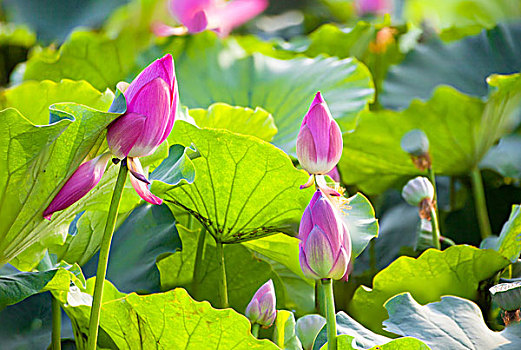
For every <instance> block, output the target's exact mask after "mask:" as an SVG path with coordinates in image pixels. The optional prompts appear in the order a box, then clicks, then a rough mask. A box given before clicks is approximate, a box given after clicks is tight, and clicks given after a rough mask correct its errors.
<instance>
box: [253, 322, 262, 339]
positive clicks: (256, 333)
mask: <svg viewBox="0 0 521 350" xmlns="http://www.w3.org/2000/svg"><path fill="white" fill-rule="evenodd" d="M259 328H260V324H258V323H254V324H252V325H251V334H253V336H254V337H255V338H258V337H259Z"/></svg>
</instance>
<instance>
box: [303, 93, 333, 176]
mask: <svg viewBox="0 0 521 350" xmlns="http://www.w3.org/2000/svg"><path fill="white" fill-rule="evenodd" d="M342 146H343V145H342V132H341V131H340V128H339V127H338V124H337V122H336V121H335V120H334V119H333V117H332V116H331V112H329V108H328V107H327V104H326V101H324V99H323V98H322V95H321V94H320V92H317V94H316V96H315V99H314V100H313V103H311V107H310V108H309V110H308V112H307V114H306V115H305V116H304V120H303V121H302V125H301V126H300V132H299V134H298V137H297V157H298V160H299V162H300V165H302V167H303V168H304V169H306V170H307V171H308V172H309V173H311V174H315V175H323V174H327V173H328V172H330V171H331V170H332V169H333V168H334V167H335V165H337V163H338V161H339V160H340V156H341V155H342Z"/></svg>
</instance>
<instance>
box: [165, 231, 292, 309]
mask: <svg viewBox="0 0 521 350" xmlns="http://www.w3.org/2000/svg"><path fill="white" fill-rule="evenodd" d="M177 228H178V232H179V236H180V238H181V242H182V247H183V248H182V250H181V251H180V252H176V253H174V254H172V255H170V256H168V257H166V258H164V259H161V260H159V261H158V263H157V265H158V268H159V272H160V277H161V287H162V289H171V288H174V287H180V286H183V287H185V288H187V289H188V290H189V291H190V293H191V294H192V295H194V297H195V298H196V299H198V300H208V301H210V302H211V303H213V304H215V303H218V302H219V299H218V295H217V294H216V293H215V291H216V290H218V288H219V283H220V280H219V265H218V263H217V261H218V259H217V255H216V246H215V242H214V240H213V239H212V238H211V236H210V235H208V233H203V234H205V235H206V236H205V240H204V242H203V244H204V246H203V248H202V254H203V258H202V260H201V261H202V262H201V264H200V265H198V269H199V271H200V275H199V276H200V277H199V278H201V279H200V280H197V281H195V282H194V266H195V257H196V251H197V248H198V241H199V238H200V235H201V232H200V231H199V230H197V231H189V230H187V229H186V228H184V227H183V226H181V225H177ZM224 257H225V266H226V280H227V284H228V286H229V288H228V298H229V303H230V306H231V307H233V308H234V309H235V310H237V311H239V312H244V310H245V309H246V306H247V305H248V303H249V302H250V300H251V297H252V296H253V294H255V292H256V291H257V289H258V288H259V287H260V286H261V285H263V284H264V283H265V282H266V281H268V280H269V279H272V280H273V281H274V283H275V285H276V291H277V296H278V298H277V299H278V302H279V304H280V306H281V307H283V306H284V301H285V299H286V292H285V290H284V288H283V285H282V281H281V280H280V278H279V277H278V276H277V274H276V273H275V272H274V271H273V269H272V268H271V266H270V265H269V264H268V263H267V262H265V261H262V260H260V259H258V258H257V257H256V256H255V255H254V254H253V253H252V252H251V251H249V250H248V249H247V248H245V247H243V246H242V245H240V244H233V245H225V247H224Z"/></svg>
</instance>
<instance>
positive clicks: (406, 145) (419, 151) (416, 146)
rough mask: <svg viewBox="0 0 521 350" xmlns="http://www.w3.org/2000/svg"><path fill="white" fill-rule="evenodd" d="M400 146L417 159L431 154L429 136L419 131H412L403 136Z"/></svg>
mask: <svg viewBox="0 0 521 350" xmlns="http://www.w3.org/2000/svg"><path fill="white" fill-rule="evenodd" d="M400 145H401V146H402V149H403V150H404V151H405V152H407V153H409V154H410V155H412V156H416V157H419V156H421V155H424V154H427V153H428V152H429V139H428V138H427V135H425V133H424V132H423V131H421V130H419V129H414V130H411V131H409V132H408V133H407V134H405V135H403V137H402V141H401V142H400Z"/></svg>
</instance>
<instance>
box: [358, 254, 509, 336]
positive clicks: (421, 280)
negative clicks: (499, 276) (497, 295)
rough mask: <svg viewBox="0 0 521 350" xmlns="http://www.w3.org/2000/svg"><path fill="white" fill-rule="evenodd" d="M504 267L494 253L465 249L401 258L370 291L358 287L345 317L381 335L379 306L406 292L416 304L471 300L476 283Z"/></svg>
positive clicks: (503, 261) (382, 316) (504, 261)
mask: <svg viewBox="0 0 521 350" xmlns="http://www.w3.org/2000/svg"><path fill="white" fill-rule="evenodd" d="M508 264H509V261H508V260H507V259H506V258H504V257H503V256H502V255H501V254H499V253H497V252H496V251H493V250H482V249H478V248H474V247H472V246H466V245H458V246H452V247H449V248H447V249H446V250H444V251H439V250H435V249H429V250H427V251H425V252H424V253H423V254H422V255H420V256H419V257H418V258H417V259H413V258H409V257H405V256H402V257H400V258H398V259H397V260H395V261H394V262H393V263H392V264H390V265H389V266H388V267H387V268H385V269H384V270H382V271H380V273H378V274H377V275H376V276H375V277H374V280H373V288H372V289H371V288H368V287H366V286H360V287H359V288H358V289H357V290H356V292H355V294H354V296H353V300H352V301H351V303H350V305H349V313H350V314H351V315H352V316H353V317H355V318H356V319H357V320H358V321H360V322H361V323H362V324H363V325H365V326H366V327H368V328H369V329H371V330H373V331H375V332H382V326H381V325H382V321H383V320H385V319H386V317H387V313H386V311H385V309H384V307H383V305H384V303H385V302H386V301H387V299H389V298H391V297H393V296H394V295H396V294H399V293H402V292H406V291H407V292H410V293H411V294H412V295H413V296H414V297H415V298H416V299H418V301H419V302H420V303H428V302H431V301H436V300H439V299H440V297H441V296H443V295H456V296H461V297H464V298H468V299H475V298H476V297H477V294H478V287H479V283H480V282H481V281H483V280H485V279H487V278H490V277H492V276H493V275H494V274H495V273H497V272H498V271H500V270H501V269H503V268H504V267H506V266H508ZM426 286H428V288H426Z"/></svg>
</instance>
